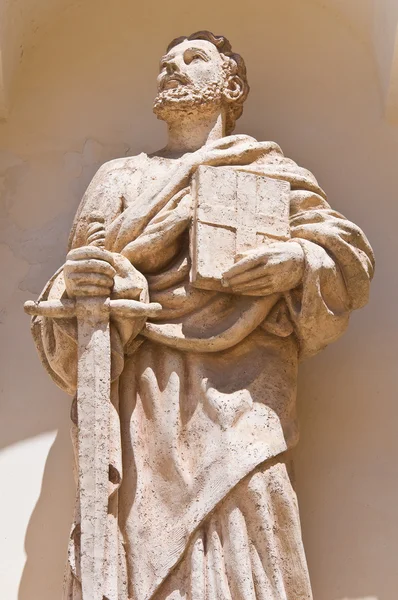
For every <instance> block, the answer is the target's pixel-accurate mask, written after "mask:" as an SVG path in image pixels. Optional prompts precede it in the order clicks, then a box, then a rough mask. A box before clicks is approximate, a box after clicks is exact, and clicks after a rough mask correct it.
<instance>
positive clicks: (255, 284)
mask: <svg viewBox="0 0 398 600" xmlns="http://www.w3.org/2000/svg"><path fill="white" fill-rule="evenodd" d="M271 283H272V278H271V275H264V276H263V277H259V278H258V279H255V280H254V281H248V282H247V283H242V284H240V285H233V286H231V287H232V289H233V290H236V291H239V292H244V291H246V290H254V289H259V288H262V287H264V286H268V285H271Z"/></svg>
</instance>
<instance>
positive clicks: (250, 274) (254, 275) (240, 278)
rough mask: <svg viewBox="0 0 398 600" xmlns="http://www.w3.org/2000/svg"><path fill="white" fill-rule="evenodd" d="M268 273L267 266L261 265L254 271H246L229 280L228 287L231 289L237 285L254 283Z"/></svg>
mask: <svg viewBox="0 0 398 600" xmlns="http://www.w3.org/2000/svg"><path fill="white" fill-rule="evenodd" d="M266 271H267V265H259V266H258V267H254V268H253V269H250V270H248V271H245V272H244V273H241V274H240V275H234V276H233V277H231V279H229V280H228V285H230V286H231V287H236V286H237V285H241V284H243V283H247V282H249V281H253V280H254V279H259V278H260V277H263V276H264V275H265V273H266Z"/></svg>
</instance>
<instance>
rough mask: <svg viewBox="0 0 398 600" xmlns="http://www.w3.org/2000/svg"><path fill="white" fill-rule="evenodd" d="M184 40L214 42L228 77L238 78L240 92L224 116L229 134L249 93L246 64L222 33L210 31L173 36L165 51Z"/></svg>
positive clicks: (240, 113)
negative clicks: (225, 116) (233, 50)
mask: <svg viewBox="0 0 398 600" xmlns="http://www.w3.org/2000/svg"><path fill="white" fill-rule="evenodd" d="M185 40H205V41H207V42H210V43H212V44H214V46H215V47H216V48H217V50H218V51H219V53H220V54H221V56H222V58H223V59H224V65H225V69H226V71H227V73H228V75H229V76H230V77H237V78H239V80H240V85H241V88H242V93H241V95H240V96H239V98H237V99H236V100H235V101H234V102H231V104H229V105H228V112H227V118H226V133H227V135H230V134H231V133H232V132H233V130H234V129H235V123H236V121H237V120H238V119H239V117H240V116H241V115H242V113H243V103H244V101H245V100H246V98H247V95H248V93H249V90H250V88H249V83H248V81H247V74H246V65H245V62H244V60H243V58H242V57H241V56H240V54H236V53H235V52H232V47H231V44H230V42H229V41H228V40H227V38H226V37H224V36H223V35H214V33H211V31H197V32H196V33H193V34H192V35H189V36H184V35H183V36H180V37H178V38H175V39H174V40H173V41H172V42H170V44H169V45H168V47H167V52H169V50H171V49H172V48H174V46H177V45H178V44H181V42H184V41H185Z"/></svg>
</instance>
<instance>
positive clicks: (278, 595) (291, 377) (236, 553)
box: [27, 31, 374, 600]
mask: <svg viewBox="0 0 398 600" xmlns="http://www.w3.org/2000/svg"><path fill="white" fill-rule="evenodd" d="M248 92H249V86H248V83H247V78H246V69H245V64H244V62H243V60H242V58H241V57H240V56H239V55H238V54H235V53H233V52H232V49H231V46H230V43H229V42H228V40H227V39H226V38H225V37H223V36H215V35H213V34H212V33H210V32H207V31H201V32H198V33H195V34H193V35H191V36H189V37H180V38H178V39H175V40H174V41H173V42H171V44H170V45H169V47H168V49H167V52H166V54H165V55H164V56H163V58H162V59H161V63H160V74H159V77H158V94H157V96H156V99H155V103H154V112H155V114H156V115H157V117H158V118H159V119H161V120H163V121H165V122H166V123H167V126H168V143H167V145H166V147H165V148H164V149H163V150H160V151H159V152H156V153H154V154H152V155H147V154H145V153H141V154H140V155H138V156H134V157H128V158H121V159H117V160H113V161H111V162H109V163H107V164H105V165H103V166H102V167H101V168H100V170H99V171H98V173H97V174H96V176H95V177H94V179H93V181H92V182H91V184H90V186H89V187H88V189H87V192H86V193H85V195H84V198H83V200H82V203H81V205H80V208H79V210H78V213H77V215H76V218H75V222H74V225H73V227H72V232H71V236H70V250H69V253H68V255H67V258H66V262H65V265H64V266H63V267H62V268H61V269H60V270H59V271H58V272H57V273H56V274H55V275H54V276H53V278H52V279H51V280H50V281H49V283H48V285H47V286H46V288H45V290H44V291H43V293H42V296H41V298H40V304H39V303H27V305H28V306H27V311H28V312H30V313H31V314H35V316H34V317H33V325H32V327H33V335H34V338H35V341H36V344H37V347H38V350H39V354H40V357H41V359H42V362H43V364H44V366H45V368H46V369H47V371H48V372H49V373H50V375H51V377H52V378H53V379H54V381H55V382H56V383H57V384H58V385H59V386H60V387H61V388H62V389H63V390H65V391H66V392H67V393H68V394H70V395H75V399H74V401H73V404H72V421H73V437H74V440H75V447H76V457H77V473H78V484H79V485H78V495H77V503H76V511H75V521H74V525H73V528H72V531H71V537H70V543H69V557H68V568H67V577H66V587H65V598H66V599H68V600H82V599H83V600H103V599H106V600H149V599H151V600H166V599H167V600H177V599H178V600H182V599H184V600H188V599H189V600H255V599H257V600H259V599H261V600H281V599H282V598H283V599H285V600H308V599H310V598H311V597H312V594H311V587H310V581H309V576H308V570H307V565H306V559H305V555H304V550H303V545H302V538H301V531H300V522H299V514H298V507H297V500H296V495H295V492H294V489H293V487H292V482H291V471H290V459H289V453H288V451H289V450H290V449H291V448H292V447H293V446H294V445H295V444H296V442H297V439H298V431H297V422H296V412H295V410H296V409H295V401H296V382H297V367H298V362H299V359H303V358H306V357H308V356H311V355H313V354H315V353H317V352H318V351H320V350H321V349H322V348H324V347H325V346H326V345H327V344H329V343H331V342H333V341H335V340H336V339H337V338H338V337H339V336H340V335H341V334H342V333H343V332H344V330H345V328H346V327H347V324H348V319H349V315H350V313H351V311H352V310H354V309H356V308H360V307H362V306H363V305H364V304H366V302H367V299H368V290H369V283H370V280H371V278H372V275H373V268H374V261H373V255H372V250H371V248H370V246H369V243H368V241H367V239H366V237H365V236H364V234H363V233H362V232H361V230H360V229H359V228H358V227H357V226H356V225H354V224H353V223H351V222H350V221H348V220H347V219H345V218H344V217H343V216H342V215H341V214H339V213H337V212H335V211H334V210H332V209H331V208H330V206H329V204H328V203H327V201H326V197H325V193H324V191H323V190H322V189H321V188H320V186H319V185H318V183H317V181H316V179H315V178H314V176H313V175H312V174H311V173H310V172H309V171H307V170H305V169H303V168H301V167H299V166H297V165H296V164H295V163H294V162H293V161H292V160H290V159H287V158H285V157H284V156H283V154H282V151H281V149H280V148H279V146H278V145H277V144H275V143H273V142H257V141H256V140H255V139H254V138H252V137H249V136H247V135H232V132H233V130H234V126H235V122H236V120H237V119H238V118H239V117H240V115H241V114H242V110H243V103H244V101H245V99H246V97H247V94H248ZM76 392H77V396H76ZM104 498H105V500H104Z"/></svg>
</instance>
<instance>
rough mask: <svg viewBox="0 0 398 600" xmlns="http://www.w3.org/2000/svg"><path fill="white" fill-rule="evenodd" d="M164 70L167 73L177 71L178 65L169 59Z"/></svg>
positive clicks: (170, 73)
mask: <svg viewBox="0 0 398 600" xmlns="http://www.w3.org/2000/svg"><path fill="white" fill-rule="evenodd" d="M166 70H167V74H168V75H173V73H175V72H176V71H179V68H178V65H177V63H176V62H174V61H169V62H168V63H167V65H166Z"/></svg>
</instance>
